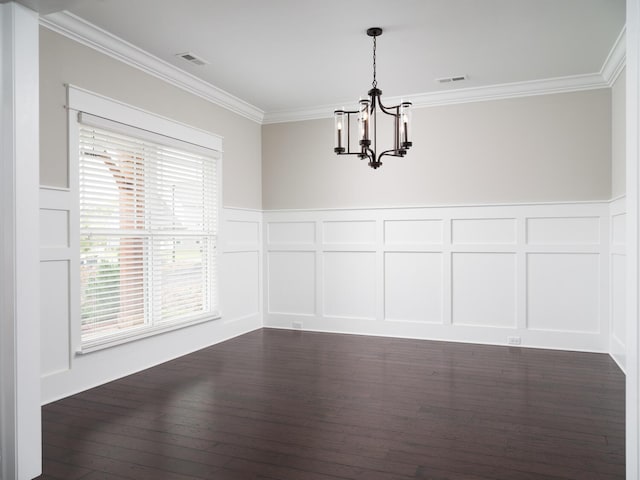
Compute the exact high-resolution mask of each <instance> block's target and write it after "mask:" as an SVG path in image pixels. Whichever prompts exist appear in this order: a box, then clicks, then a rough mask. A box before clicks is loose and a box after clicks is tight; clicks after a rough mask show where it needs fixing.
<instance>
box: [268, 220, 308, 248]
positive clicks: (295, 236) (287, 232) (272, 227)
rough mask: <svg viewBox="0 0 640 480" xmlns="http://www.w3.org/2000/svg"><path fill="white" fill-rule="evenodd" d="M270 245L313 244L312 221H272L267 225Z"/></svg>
mask: <svg viewBox="0 0 640 480" xmlns="http://www.w3.org/2000/svg"><path fill="white" fill-rule="evenodd" d="M267 241H268V242H269V244H270V245H313V244H314V243H315V241H316V224H315V223H314V222H274V223H270V224H269V225H268V231H267Z"/></svg>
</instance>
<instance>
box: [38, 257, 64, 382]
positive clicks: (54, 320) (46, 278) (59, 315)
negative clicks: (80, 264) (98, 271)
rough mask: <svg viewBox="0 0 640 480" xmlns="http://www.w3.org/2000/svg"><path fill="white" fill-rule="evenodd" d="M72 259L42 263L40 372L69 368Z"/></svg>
mask: <svg viewBox="0 0 640 480" xmlns="http://www.w3.org/2000/svg"><path fill="white" fill-rule="evenodd" d="M69 338H70V337H69V261H68V260H60V261H52V262H40V351H41V354H40V362H41V375H42V376H47V375H51V374H53V373H58V372H62V371H65V370H68V369H69V358H70V345H69Z"/></svg>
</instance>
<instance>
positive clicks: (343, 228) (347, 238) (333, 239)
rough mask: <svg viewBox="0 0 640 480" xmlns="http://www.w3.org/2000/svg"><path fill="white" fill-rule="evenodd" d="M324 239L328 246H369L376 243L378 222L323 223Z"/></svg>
mask: <svg viewBox="0 0 640 480" xmlns="http://www.w3.org/2000/svg"><path fill="white" fill-rule="evenodd" d="M322 226H323V229H324V230H323V232H324V234H323V239H324V243H325V244H327V245H353V244H369V243H374V242H375V241H376V222H371V221H350V222H339V221H331V222H324V223H323V225H322Z"/></svg>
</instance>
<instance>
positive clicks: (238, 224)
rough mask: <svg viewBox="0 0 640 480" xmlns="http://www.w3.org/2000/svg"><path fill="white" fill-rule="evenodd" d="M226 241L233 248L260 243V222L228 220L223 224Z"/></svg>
mask: <svg viewBox="0 0 640 480" xmlns="http://www.w3.org/2000/svg"><path fill="white" fill-rule="evenodd" d="M225 227H226V229H227V231H226V237H227V243H228V244H229V245H233V246H234V248H239V247H242V246H255V245H257V244H259V243H260V222H259V221H248V220H244V221H242V220H229V221H227V223H226V225H225Z"/></svg>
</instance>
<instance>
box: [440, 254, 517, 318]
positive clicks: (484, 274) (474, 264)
mask: <svg viewBox="0 0 640 480" xmlns="http://www.w3.org/2000/svg"><path fill="white" fill-rule="evenodd" d="M452 271H453V273H452V283H453V288H452V290H453V292H452V296H453V301H452V312H453V324H454V325H472V326H478V327H510V328H515V327H516V281H517V277H516V256H515V254H513V253H480V252H479V253H454V254H453V258H452Z"/></svg>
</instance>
